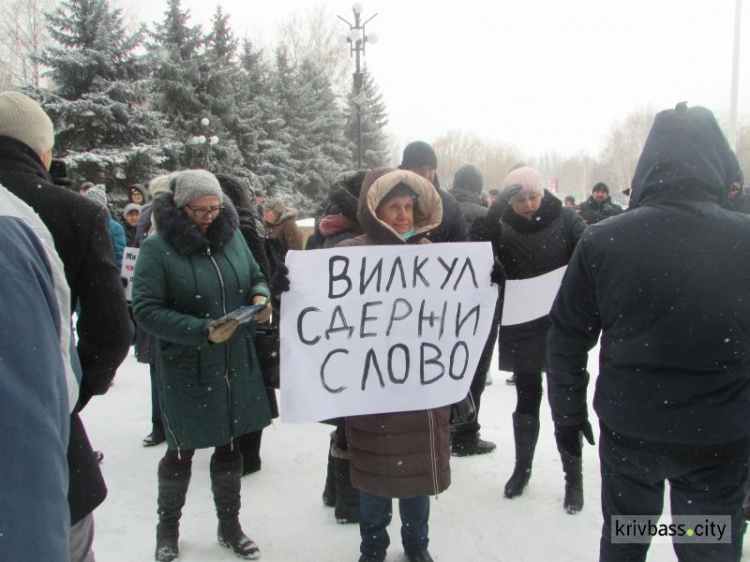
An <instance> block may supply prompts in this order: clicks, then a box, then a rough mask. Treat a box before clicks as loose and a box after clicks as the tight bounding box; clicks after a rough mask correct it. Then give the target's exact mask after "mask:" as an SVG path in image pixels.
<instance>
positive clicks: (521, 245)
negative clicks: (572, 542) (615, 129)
mask: <svg viewBox="0 0 750 562" xmlns="http://www.w3.org/2000/svg"><path fill="white" fill-rule="evenodd" d="M503 183H504V185H505V188H504V189H503V191H502V193H501V195H500V197H499V198H498V199H497V200H496V201H495V203H494V204H493V205H492V207H491V208H490V210H489V212H488V214H487V217H486V219H485V231H486V234H487V237H488V239H489V240H490V241H491V242H492V247H493V251H494V253H495V257H496V258H497V259H498V260H499V261H500V263H501V264H502V266H503V267H504V270H505V275H506V276H507V278H508V279H530V278H532V277H538V276H540V275H542V274H544V273H548V272H550V271H554V270H556V269H558V268H560V267H563V266H565V265H567V264H568V261H570V256H571V255H572V254H573V249H574V248H575V245H576V244H577V243H578V239H579V238H580V237H581V235H582V234H583V231H584V229H585V227H586V225H585V223H584V221H583V219H581V217H579V216H578V215H576V214H575V212H574V211H573V210H572V209H570V208H568V207H563V206H562V203H561V202H560V200H559V199H557V198H556V197H555V196H554V195H552V193H550V192H549V191H547V190H545V189H544V187H543V182H542V175H541V174H540V173H539V172H538V171H537V170H535V169H533V168H531V167H529V166H517V167H516V168H514V169H512V170H511V171H510V173H509V174H508V176H507V177H506V178H505V181H504V182H503ZM549 326H550V322H549V316H546V315H545V316H542V317H541V318H537V319H535V320H531V321H529V322H524V323H522V324H516V325H513V326H504V325H503V324H502V322H501V326H500V336H499V346H500V352H499V355H500V369H501V370H503V371H512V372H513V374H514V377H515V380H516V395H517V403H516V411H515V412H514V413H513V436H514V437H515V443H516V466H515V470H514V471H513V475H512V476H511V477H510V480H508V482H507V483H506V484H505V497H506V498H515V497H517V496H520V495H521V494H523V490H524V488H525V487H526V485H527V484H528V482H529V479H530V478H531V465H532V461H533V459H534V451H535V449H536V443H537V438H538V437H539V408H540V406H541V402H542V371H543V370H544V369H545V365H546V355H547V330H548V329H549ZM557 438H558V449H559V450H560V455H561V458H562V463H563V470H564V472H565V481H566V485H565V500H564V506H565V509H566V511H567V512H568V513H576V512H578V511H580V510H581V509H582V508H583V477H582V474H581V472H582V466H581V457H573V456H571V455H569V454H567V453H565V450H564V448H561V447H560V439H561V437H560V436H557ZM576 438H577V436H576Z"/></svg>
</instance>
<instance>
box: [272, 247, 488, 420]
mask: <svg viewBox="0 0 750 562" xmlns="http://www.w3.org/2000/svg"><path fill="white" fill-rule="evenodd" d="M286 265H287V266H288V267H289V281H290V285H291V290H290V291H289V292H287V293H284V294H283V296H282V306H281V417H282V419H283V420H284V421H285V422H311V421H320V420H325V419H330V418H335V417H340V416H351V415H358V414H374V413H384V412H400V411H410V410H423V409H426V408H436V407H439V406H445V405H447V404H452V403H454V402H458V401H459V400H462V399H463V398H464V397H465V396H466V394H467V393H468V391H469V386H470V385H471V379H472V377H473V376H474V371H475V370H476V366H477V363H478V361H479V356H480V355H481V353H482V349H483V347H484V344H485V342H486V340H487V336H488V334H489V331H490V326H491V324H492V315H493V312H494V309H495V302H496V300H497V286H496V285H493V284H492V283H491V282H490V270H491V268H492V249H491V246H490V244H489V243H486V242H482V243H469V242H467V243H455V244H414V245H407V246H401V245H393V246H362V247H346V248H332V249H327V250H312V251H305V252H302V251H290V252H289V253H288V254H287V257H286Z"/></svg>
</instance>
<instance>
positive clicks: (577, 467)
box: [560, 451, 583, 515]
mask: <svg viewBox="0 0 750 562" xmlns="http://www.w3.org/2000/svg"><path fill="white" fill-rule="evenodd" d="M560 459H562V465H563V471H564V472H565V499H564V500H563V507H564V508H565V511H566V512H568V513H570V514H571V515H574V514H576V513H578V512H579V511H581V510H582V509H583V459H582V458H581V457H574V456H573V455H571V454H570V453H566V452H565V451H560Z"/></svg>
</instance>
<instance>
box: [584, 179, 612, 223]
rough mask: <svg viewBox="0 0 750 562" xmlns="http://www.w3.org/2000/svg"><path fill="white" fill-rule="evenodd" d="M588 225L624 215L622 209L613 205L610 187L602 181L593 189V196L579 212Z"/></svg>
mask: <svg viewBox="0 0 750 562" xmlns="http://www.w3.org/2000/svg"><path fill="white" fill-rule="evenodd" d="M578 212H579V213H580V215H581V217H583V220H585V221H586V224H596V223H598V222H600V221H603V220H604V219H608V218H609V217H614V216H615V215H619V214H620V213H622V207H620V206H619V205H615V204H614V203H612V199H610V197H609V186H608V185H607V184H606V183H604V182H603V181H600V182H599V183H597V184H595V185H594V187H593V188H591V196H590V197H589V198H588V199H587V200H586V201H584V202H583V203H581V208H580V210H579V211H578Z"/></svg>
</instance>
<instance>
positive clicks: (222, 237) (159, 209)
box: [152, 193, 239, 254]
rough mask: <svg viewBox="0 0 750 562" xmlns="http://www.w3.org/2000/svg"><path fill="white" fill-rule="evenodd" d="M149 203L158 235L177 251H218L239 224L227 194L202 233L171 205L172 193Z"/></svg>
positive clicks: (230, 237)
mask: <svg viewBox="0 0 750 562" xmlns="http://www.w3.org/2000/svg"><path fill="white" fill-rule="evenodd" d="M152 205H153V210H154V211H153V213H154V218H155V220H156V223H157V224H158V225H159V235H161V237H162V238H163V239H164V240H165V241H166V242H168V243H169V244H170V245H171V246H173V247H174V248H175V249H176V250H177V251H178V252H180V253H181V254H196V253H203V252H205V251H206V248H210V249H211V252H220V251H221V250H222V248H224V246H226V245H227V244H228V243H229V241H230V240H231V239H232V237H233V236H234V234H235V232H236V231H237V227H238V226H239V218H238V216H237V211H236V210H235V208H234V205H233V204H232V202H231V201H230V200H229V198H228V197H225V198H224V201H223V202H222V205H223V206H224V209H222V211H221V212H220V213H219V215H218V216H217V217H216V218H215V219H214V222H213V223H212V224H211V227H210V228H209V229H208V231H206V233H205V234H204V233H202V232H201V231H200V229H199V228H198V226H197V225H196V224H195V223H194V222H193V221H191V220H190V218H189V217H188V216H187V215H186V214H185V212H184V211H182V210H181V209H178V208H177V207H176V206H175V204H174V195H173V194H172V193H167V194H165V195H164V196H162V197H156V198H155V199H154V201H153V204H152Z"/></svg>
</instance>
